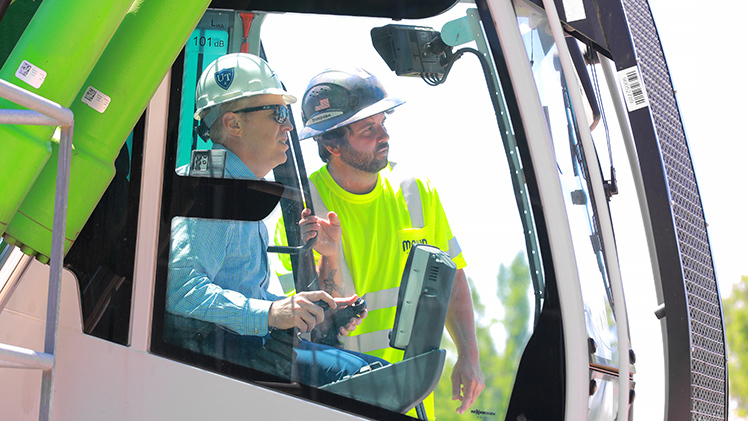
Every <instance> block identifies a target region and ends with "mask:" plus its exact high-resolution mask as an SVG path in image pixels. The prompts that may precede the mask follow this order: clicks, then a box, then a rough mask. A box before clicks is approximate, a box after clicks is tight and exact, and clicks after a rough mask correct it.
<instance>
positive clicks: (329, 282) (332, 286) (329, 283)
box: [322, 269, 343, 296]
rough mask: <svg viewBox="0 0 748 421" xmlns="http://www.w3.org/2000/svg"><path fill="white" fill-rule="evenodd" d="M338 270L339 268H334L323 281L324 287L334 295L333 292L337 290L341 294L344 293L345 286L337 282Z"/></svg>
mask: <svg viewBox="0 0 748 421" xmlns="http://www.w3.org/2000/svg"><path fill="white" fill-rule="evenodd" d="M337 272H338V270H337V269H333V270H331V271H330V273H328V274H327V278H325V279H324V280H323V281H322V289H323V290H324V291H325V292H326V293H328V294H330V295H332V294H333V292H337V293H338V294H339V295H340V296H342V295H343V288H342V287H341V286H340V285H338V284H336V283H335V274H336V273H337Z"/></svg>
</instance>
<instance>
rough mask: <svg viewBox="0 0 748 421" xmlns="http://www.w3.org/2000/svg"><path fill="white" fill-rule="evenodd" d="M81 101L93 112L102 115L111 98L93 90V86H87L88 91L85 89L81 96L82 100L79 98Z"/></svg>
mask: <svg viewBox="0 0 748 421" xmlns="http://www.w3.org/2000/svg"><path fill="white" fill-rule="evenodd" d="M81 101H83V103H84V104H86V105H88V106H89V107H91V108H93V109H94V110H96V111H98V112H100V113H103V112H104V111H106V108H107V107H108V106H109V102H110V101H111V98H109V97H108V96H106V95H104V94H103V93H101V91H99V90H98V89H96V88H94V87H93V86H89V87H88V89H86V93H84V94H83V98H81Z"/></svg>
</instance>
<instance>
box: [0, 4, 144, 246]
mask: <svg viewBox="0 0 748 421" xmlns="http://www.w3.org/2000/svg"><path fill="white" fill-rule="evenodd" d="M131 3H132V0H111V1H100V0H54V1H45V2H44V3H43V4H42V5H41V6H39V9H38V10H37V11H36V14H35V15H34V17H33V18H32V19H31V21H30V22H29V25H28V26H27V27H26V30H25V31H24V32H23V34H22V35H21V37H20V38H19V39H18V42H17V43H16V45H15V47H14V49H13V51H12V52H11V53H10V55H9V56H8V59H7V60H6V61H5V64H4V65H3V67H2V69H0V79H3V80H5V81H7V82H10V83H12V84H14V85H16V86H19V87H21V88H24V89H26V90H28V91H30V92H33V93H35V94H37V95H40V96H42V97H44V98H47V99H49V100H51V101H54V102H56V103H58V104H60V105H62V106H64V107H69V106H70V104H71V103H72V101H73V98H75V95H76V94H77V93H78V91H79V90H80V88H81V86H82V85H83V82H84V81H85V80H86V78H87V77H88V75H89V73H91V69H93V67H94V65H95V64H96V61H97V60H98V58H99V56H101V54H102V52H103V51H104V48H105V47H106V45H107V43H108V42H109V40H110V39H111V37H112V35H113V34H114V32H115V30H116V29H117V26H118V25H119V24H120V22H122V19H123V18H124V16H125V13H126V12H127V10H128V8H129V7H130V4H131ZM21 108H22V107H21V106H19V105H17V104H15V103H13V102H11V101H8V100H5V99H3V98H0V109H14V110H15V109H21ZM54 130H55V128H54V127H49V126H21V125H1V126H0V141H1V142H2V150H3V152H2V153H0V189H1V191H2V192H3V194H2V199H0V234H2V233H3V232H5V231H6V228H7V225H8V224H9V223H10V220H11V218H12V217H13V215H15V213H16V211H17V210H18V207H19V206H20V205H21V202H22V201H23V199H24V197H25V196H26V194H27V193H28V191H29V189H30V188H31V186H32V185H33V183H34V181H35V180H36V178H37V176H38V175H39V173H40V172H41V170H42V168H43V167H44V164H45V163H46V162H47V160H48V159H49V157H50V154H51V145H50V138H51V137H52V134H53V133H54ZM53 197H54V193H53Z"/></svg>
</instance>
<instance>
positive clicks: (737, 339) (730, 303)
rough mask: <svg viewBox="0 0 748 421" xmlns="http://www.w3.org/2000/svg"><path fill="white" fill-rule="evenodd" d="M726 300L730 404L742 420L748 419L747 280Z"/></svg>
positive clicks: (747, 278) (740, 283)
mask: <svg viewBox="0 0 748 421" xmlns="http://www.w3.org/2000/svg"><path fill="white" fill-rule="evenodd" d="M741 281H742V282H739V283H738V284H736V285H735V286H734V287H733V289H732V292H731V293H730V296H729V297H727V299H726V300H724V312H725V330H726V331H727V346H728V351H729V369H730V400H731V402H735V403H737V407H736V408H734V411H735V413H736V414H737V415H738V416H739V417H741V418H742V417H746V416H748V276H743V277H742V280H741Z"/></svg>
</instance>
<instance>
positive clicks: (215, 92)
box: [195, 53, 296, 127]
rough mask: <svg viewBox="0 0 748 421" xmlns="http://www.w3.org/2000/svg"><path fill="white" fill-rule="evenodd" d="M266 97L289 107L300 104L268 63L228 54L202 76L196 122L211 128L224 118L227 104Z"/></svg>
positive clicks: (253, 57) (211, 64)
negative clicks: (223, 107)
mask: <svg viewBox="0 0 748 421" xmlns="http://www.w3.org/2000/svg"><path fill="white" fill-rule="evenodd" d="M262 94H273V95H281V96H283V100H284V101H285V103H286V104H293V103H294V102H296V98H295V97H294V96H292V95H290V94H289V93H288V92H286V90H285V89H283V85H281V82H280V80H279V78H278V75H276V74H275V72H273V70H272V69H271V68H270V66H269V65H268V64H267V62H266V61H265V60H263V59H261V58H260V57H257V56H255V55H253V54H247V53H232V54H226V55H224V56H221V57H218V58H217V59H215V60H214V61H213V62H212V63H210V64H209V65H208V67H206V68H205V71H203V74H202V75H201V76H200V80H199V81H198V83H197V89H196V90H195V105H196V107H197V110H196V111H195V119H196V120H198V121H200V120H202V121H203V122H204V123H205V125H206V126H207V127H210V126H211V125H212V124H213V123H214V122H215V121H216V119H217V118H218V117H219V116H220V114H221V113H220V105H221V104H223V103H224V102H228V101H233V100H236V99H240V98H246V97H250V96H254V95H262Z"/></svg>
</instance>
